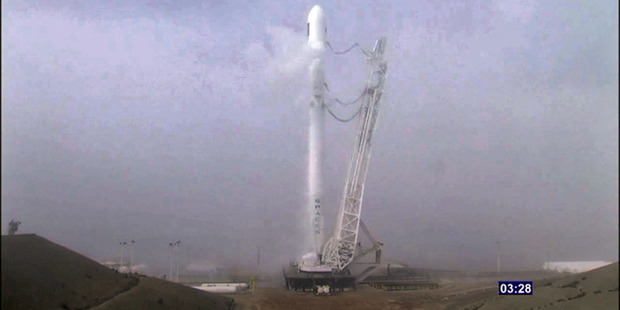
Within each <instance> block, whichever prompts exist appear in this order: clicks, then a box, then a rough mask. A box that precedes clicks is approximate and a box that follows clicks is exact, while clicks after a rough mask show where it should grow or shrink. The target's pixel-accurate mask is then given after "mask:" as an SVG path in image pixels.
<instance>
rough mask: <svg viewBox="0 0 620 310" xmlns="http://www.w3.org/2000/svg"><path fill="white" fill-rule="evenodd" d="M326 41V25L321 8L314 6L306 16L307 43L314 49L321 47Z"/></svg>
mask: <svg viewBox="0 0 620 310" xmlns="http://www.w3.org/2000/svg"><path fill="white" fill-rule="evenodd" d="M326 39H327V24H326V23H325V13H324V12H323V8H321V7H320V6H318V5H315V6H314V7H312V9H311V10H310V13H309V14H308V42H310V44H311V45H313V46H314V47H316V48H319V47H321V46H322V44H324V43H325V40H326Z"/></svg>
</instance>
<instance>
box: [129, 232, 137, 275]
mask: <svg viewBox="0 0 620 310" xmlns="http://www.w3.org/2000/svg"><path fill="white" fill-rule="evenodd" d="M135 243H136V241H135V240H131V248H130V251H131V252H130V254H129V256H130V257H129V260H130V261H131V262H130V265H129V272H133V247H134V244H135Z"/></svg>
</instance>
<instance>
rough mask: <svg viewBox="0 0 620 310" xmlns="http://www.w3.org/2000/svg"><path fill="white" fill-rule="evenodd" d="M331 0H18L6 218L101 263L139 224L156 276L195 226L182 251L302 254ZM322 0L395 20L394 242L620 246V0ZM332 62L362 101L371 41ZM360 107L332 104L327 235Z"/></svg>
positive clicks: (532, 259)
mask: <svg viewBox="0 0 620 310" xmlns="http://www.w3.org/2000/svg"><path fill="white" fill-rule="evenodd" d="M314 4H315V3H314V2H308V1H300V2H298V3H284V2H281V3H273V2H272V1H258V2H241V1H231V2H230V3H220V2H217V1H213V2H209V1H206V2H200V1H152V2H146V1H130V2H127V1H88V2H80V1H68V0H65V1H38V2H36V1H34V2H21V1H3V2H2V232H3V233H6V231H7V230H8V222H9V220H10V219H12V218H17V219H19V220H20V221H21V222H22V225H21V226H20V227H19V231H18V233H36V234H38V235H41V236H43V237H45V238H48V239H50V240H52V241H55V242H58V243H60V244H62V245H64V246H66V247H69V248H71V249H73V250H76V251H78V252H81V253H83V254H85V255H87V256H88V257H90V258H92V259H95V260H97V261H101V262H103V261H106V260H118V259H119V256H120V248H119V243H120V242H123V241H129V240H135V259H136V262H137V263H140V264H144V265H146V266H147V270H149V272H151V273H152V274H155V275H158V276H160V275H161V274H162V273H165V272H166V270H167V267H168V260H169V253H170V251H169V243H170V242H175V241H177V240H181V241H182V244H181V247H180V249H179V253H180V256H181V260H180V264H181V270H182V273H183V270H205V269H210V268H215V267H214V266H240V267H242V268H246V269H253V268H256V265H257V252H258V250H259V248H260V264H261V269H262V270H263V271H262V272H265V273H266V272H271V271H274V270H276V271H277V270H278V269H279V268H280V267H281V266H282V265H285V264H287V263H288V261H289V260H290V259H295V258H297V257H299V256H300V255H301V254H302V253H301V251H302V249H301V247H300V244H301V243H302V240H304V238H307V233H306V232H307V229H309V228H308V227H309V225H310V223H309V220H308V219H307V215H306V213H307V212H306V210H305V209H304V208H305V207H306V206H305V203H306V195H307V177H306V173H307V159H308V158H307V156H308V152H307V148H308V146H307V138H308V137H307V134H308V132H307V131H308V122H309V119H308V109H309V103H310V85H309V82H308V76H307V67H306V65H307V64H306V58H307V57H305V50H304V45H305V42H306V18H307V14H308V12H309V10H310V8H311V7H312V6H313V5H314ZM320 4H321V5H322V7H323V9H324V10H325V12H326V14H327V19H328V40H329V41H330V42H331V44H332V45H333V46H334V48H335V49H337V50H344V49H346V48H348V47H349V46H351V45H352V44H353V43H356V42H357V43H359V44H360V45H361V46H362V47H364V48H366V49H370V48H372V46H373V44H374V42H375V40H376V39H378V38H379V36H381V35H385V36H386V37H387V43H388V49H387V52H386V53H387V59H388V66H389V69H388V74H389V77H388V80H387V86H386V90H385V91H386V94H385V98H384V101H383V105H382V110H381V114H380V115H379V124H378V127H377V132H376V135H375V138H374V139H375V140H374V146H373V153H372V158H371V162H370V168H369V173H368V179H367V182H366V190H365V196H364V206H363V209H362V219H363V220H364V221H365V222H366V224H367V225H368V226H369V227H370V229H371V230H372V231H373V233H374V235H375V237H376V238H377V239H378V240H380V241H381V242H383V243H384V244H385V246H384V251H383V252H384V256H385V257H387V258H388V259H395V260H401V261H406V262H408V263H410V264H411V265H412V266H418V267H427V268H442V269H460V270H464V269H471V270H494V268H495V263H496V261H495V260H496V246H497V242H500V244H501V246H500V249H501V252H500V254H501V257H502V268H505V269H529V268H541V267H542V264H543V263H544V261H545V260H547V259H551V260H556V261H557V260H560V261H567V260H609V261H612V260H617V259H618V169H619V167H618V4H617V2H616V1H589V2H567V1H542V2H541V1H528V0H525V1H510V2H508V1H467V2H462V1H454V2H452V1H448V2H446V1H442V2H440V3H437V2H435V1H412V2H410V1H402V2H388V3H379V2H372V1H368V2H365V1H357V2H349V1H342V2H325V3H320ZM325 69H326V79H327V83H328V84H329V87H330V90H331V92H332V93H333V94H334V95H335V96H337V97H338V98H341V99H342V100H348V99H352V98H355V97H356V96H357V95H358V94H359V92H360V91H361V90H362V89H363V88H364V83H365V76H364V72H365V69H366V68H365V63H364V58H363V55H362V53H360V51H359V49H354V50H352V51H351V52H349V53H347V54H345V55H334V54H333V53H330V52H328V53H327V54H326V60H325ZM329 104H333V103H329ZM333 107H334V110H335V112H336V113H338V114H340V115H350V114H352V113H353V112H354V111H355V108H354V107H350V108H342V107H338V106H337V105H334V106H333ZM354 127H355V124H354V123H353V122H351V123H347V124H342V123H339V122H337V121H335V120H333V119H331V118H330V117H329V116H326V131H325V148H324V152H325V165H324V169H325V170H324V178H325V182H324V189H323V190H324V199H323V209H324V215H325V219H324V220H325V232H326V234H331V233H333V226H334V224H335V220H334V218H335V216H336V214H337V211H338V207H339V204H340V197H341V195H342V190H343V187H344V178H345V177H346V167H347V163H348V160H349V156H350V153H351V152H352V150H353V142H354V138H355V136H354V134H355V128H354ZM305 225H308V226H305ZM127 253H128V251H125V255H126V256H125V259H127V258H128V256H127V255H128V254H127Z"/></svg>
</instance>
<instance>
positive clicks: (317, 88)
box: [308, 5, 327, 259]
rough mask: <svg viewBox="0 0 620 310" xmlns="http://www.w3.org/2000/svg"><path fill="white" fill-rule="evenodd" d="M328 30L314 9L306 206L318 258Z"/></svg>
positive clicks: (310, 33) (310, 27) (322, 16)
mask: <svg viewBox="0 0 620 310" xmlns="http://www.w3.org/2000/svg"><path fill="white" fill-rule="evenodd" d="M326 35H327V27H326V23H325V14H324V12H323V9H322V8H321V7H320V6H318V5H315V6H314V7H313V8H312V10H310V14H308V47H309V48H310V50H311V53H312V60H311V62H310V66H309V68H308V69H309V73H310V83H311V87H312V100H311V101H310V131H309V139H308V150H309V162H308V178H309V180H308V181H309V182H308V184H309V199H310V201H309V203H310V206H309V207H310V208H311V210H312V211H311V212H312V217H311V221H312V223H311V224H312V232H313V235H314V236H313V237H314V238H313V239H314V247H315V251H316V254H317V257H318V258H319V259H320V258H321V255H322V253H321V251H322V250H323V215H322V213H323V210H322V207H321V199H322V196H323V189H322V186H323V173H322V169H323V134H324V126H325V108H324V85H325V71H324V70H323V54H324V52H325V45H326V43H325V42H326Z"/></svg>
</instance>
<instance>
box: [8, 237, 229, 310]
mask: <svg viewBox="0 0 620 310" xmlns="http://www.w3.org/2000/svg"><path fill="white" fill-rule="evenodd" d="M1 297H2V301H1V305H2V309H3V310H5V309H28V310H30V309H32V310H36V309H91V308H94V307H96V309H99V310H104V309H153V308H156V309H229V306H230V305H231V299H230V298H227V297H224V296H218V295H214V294H210V293H207V292H203V291H200V290H195V289H192V288H190V287H186V286H183V285H179V284H176V283H171V282H167V281H163V280H159V279H153V278H148V277H144V276H136V275H127V274H119V273H117V272H116V271H114V270H112V269H109V268H107V267H105V266H103V265H101V264H99V263H97V262H95V261H93V260H91V259H89V258H87V257H85V256H83V255H80V254H78V253H76V252H74V251H71V250H69V249H67V248H65V247H62V246H60V245H58V244H55V243H53V242H51V241H49V240H47V239H45V238H42V237H39V236H37V235H34V234H31V235H13V236H2V295H1Z"/></svg>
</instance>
